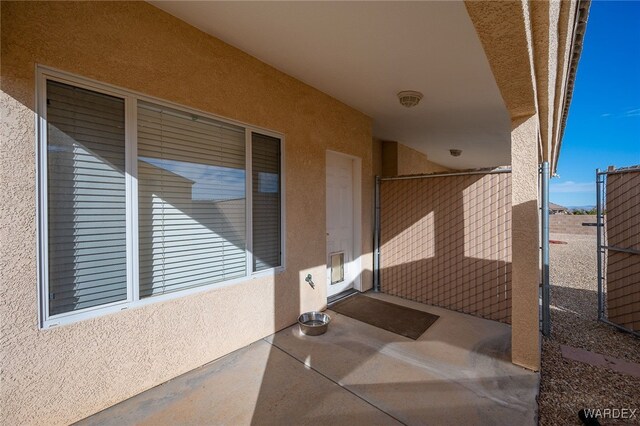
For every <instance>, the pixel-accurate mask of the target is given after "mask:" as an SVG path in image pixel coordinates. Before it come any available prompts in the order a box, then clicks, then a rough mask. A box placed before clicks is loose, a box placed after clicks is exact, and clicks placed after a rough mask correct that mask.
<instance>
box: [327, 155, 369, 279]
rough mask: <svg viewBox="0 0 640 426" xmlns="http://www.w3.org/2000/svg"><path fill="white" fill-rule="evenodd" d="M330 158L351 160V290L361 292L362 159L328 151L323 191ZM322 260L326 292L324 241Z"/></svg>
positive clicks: (329, 275)
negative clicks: (352, 274) (323, 261)
mask: <svg viewBox="0 0 640 426" xmlns="http://www.w3.org/2000/svg"><path fill="white" fill-rule="evenodd" d="M331 156H336V157H342V158H347V159H349V160H351V176H352V178H353V182H352V184H353V236H352V237H353V260H352V262H351V263H352V270H353V271H354V279H353V288H354V290H358V291H362V159H361V158H360V157H356V156H354V155H349V154H344V153H342V152H338V151H333V150H330V149H328V150H327V152H326V154H325V191H326V189H327V180H326V171H327V168H328V167H329V161H330V157H331ZM326 203H327V194H326V193H325V215H326V209H327V205H326ZM324 226H325V234H326V231H327V221H326V216H325V225H324ZM324 251H325V254H324V258H325V267H326V274H327V279H326V280H325V288H326V289H327V290H328V289H329V285H330V280H331V270H330V269H331V268H330V265H329V261H328V260H329V252H328V251H327V245H326V239H325V247H324Z"/></svg>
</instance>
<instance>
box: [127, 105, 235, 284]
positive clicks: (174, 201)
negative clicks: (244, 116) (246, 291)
mask: <svg viewBox="0 0 640 426" xmlns="http://www.w3.org/2000/svg"><path fill="white" fill-rule="evenodd" d="M138 135H139V139H138V209H139V221H138V233H139V239H138V245H139V269H140V271H139V273H140V277H139V279H140V297H150V296H154V295H159V294H165V293H169V292H173V291H177V290H181V289H186V288H192V287H198V286H201V285H207V284H211V283H214V282H219V281H223V280H226V279H229V278H232V277H238V276H243V275H245V274H246V253H245V240H246V236H245V215H246V212H245V205H246V200H245V189H244V188H245V186H244V185H245V184H244V182H245V173H246V172H245V140H244V129H242V128H240V127H236V126H232V125H228V124H224V123H219V122H216V121H214V120H210V119H207V118H203V117H197V116H193V115H191V114H187V113H183V112H181V111H176V110H173V109H170V108H165V107H162V106H158V105H153V104H149V103H146V102H139V103H138Z"/></svg>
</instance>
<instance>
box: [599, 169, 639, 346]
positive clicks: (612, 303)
mask: <svg viewBox="0 0 640 426" xmlns="http://www.w3.org/2000/svg"><path fill="white" fill-rule="evenodd" d="M596 209H597V227H598V229H597V259H598V320H600V321H602V322H605V323H607V324H610V325H613V326H615V327H617V328H619V329H621V330H624V331H627V332H629V333H632V334H634V335H636V336H639V337H640V166H632V167H625V168H621V169H615V168H613V167H610V168H609V169H608V170H606V171H602V170H600V169H597V170H596Z"/></svg>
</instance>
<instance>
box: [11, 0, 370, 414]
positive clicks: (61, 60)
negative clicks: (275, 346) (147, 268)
mask: <svg viewBox="0 0 640 426" xmlns="http://www.w3.org/2000/svg"><path fill="white" fill-rule="evenodd" d="M36 64H42V65H46V66H50V67H54V68H57V69H60V70H63V71H67V72H71V73H75V74H78V75H81V76H84V77H88V78H92V79H95V80H98V81H101V82H105V83H110V84H114V85H117V86H120V87H123V88H126V89H131V90H135V91H138V92H141V93H144V94H147V95H151V96H155V97H158V98H161V99H164V100H168V101H173V102H176V103H179V104H183V105H186V106H189V107H193V108H197V109H200V110H203V111H207V112H210V113H213V114H217V115H219V116H222V117H227V118H231V119H234V120H238V121H242V122H246V123H249V124H252V125H256V126H260V127H264V128H268V129H271V130H274V131H277V132H281V133H283V134H284V135H285V138H286V142H285V158H286V161H285V164H284V172H285V174H286V188H285V193H286V271H285V272H283V273H281V274H278V275H276V276H275V277H269V278H263V279H254V280H247V281H245V282H243V283H240V284H237V285H233V286H229V287H225V288H220V289H213V290H210V291H206V292H202V293H198V294H195V295H192V296H187V297H182V298H178V299H175V300H172V301H167V302H162V303H156V304H151V305H148V306H145V307H141V308H136V309H131V310H128V311H123V312H119V313H117V314H111V315H107V316H102V317H98V318H94V319H91V320H85V321H81V322H77V323H74V324H70V325H65V326H60V327H58V328H53V329H49V330H39V328H38V314H37V312H38V302H37V282H36V281H37V280H36V276H37V261H36V245H37V237H36V157H35V147H36V140H35V138H36V132H35V124H34V123H35V113H34V101H35V99H34V98H35V67H36ZM2 115H3V116H2V128H1V130H2V152H1V155H2V156H1V161H2V167H1V168H0V170H1V173H2V182H3V188H4V190H3V191H2V195H1V197H2V203H1V206H2V216H1V220H2V226H1V229H2V248H1V252H0V267H1V269H2V287H1V290H0V296H1V297H0V310H1V311H0V313H1V315H2V338H1V341H2V383H1V404H0V405H1V406H2V414H1V418H0V423H2V424H7V425H13V424H44V423H46V424H50V425H56V424H67V423H70V422H73V421H76V420H79V419H82V418H84V417H86V416H88V415H90V414H93V413H95V412H97V411H99V410H101V409H104V408H106V407H108V406H111V405H113V404H115V403H117V402H119V401H122V400H124V399H126V398H128V397H130V396H133V395H135V394H137V393H139V392H142V391H144V390H146V389H149V388H151V387H153V386H155V385H158V384H159V383H162V382H164V381H166V380H169V379H171V378H173V377H175V376H177V375H179V374H181V373H184V372H186V371H189V370H191V369H193V368H195V367H197V366H200V365H203V364H205V363H207V362H209V361H211V360H213V359H216V358H218V357H220V356H222V355H224V354H226V353H229V352H230V351H233V350H235V349H237V348H240V347H242V346H245V345H247V344H249V343H251V342H253V341H255V340H257V339H259V338H261V337H264V336H266V335H268V334H271V333H273V332H274V331H276V330H278V329H282V328H284V327H285V326H287V325H289V324H292V323H293V322H294V321H295V319H296V317H297V315H298V314H299V313H300V312H301V311H306V310H310V309H320V308H323V306H324V305H325V303H326V290H325V286H324V285H316V288H315V290H313V289H311V287H309V286H308V285H307V284H306V283H304V281H303V277H304V276H305V275H306V274H307V273H311V274H313V277H314V281H315V282H316V284H321V283H324V282H325V279H326V276H325V266H324V265H325V255H326V253H325V246H326V240H325V215H326V213H325V152H326V150H328V149H330V150H333V151H338V152H342V153H345V154H350V155H353V156H356V157H359V158H361V159H362V188H363V190H362V206H363V210H362V211H363V213H362V220H361V226H362V235H363V246H362V253H364V255H363V259H362V265H363V270H364V271H363V286H364V288H367V287H370V286H371V282H370V281H371V273H370V271H371V255H370V253H371V241H370V240H371V238H367V236H368V235H371V232H372V231H371V229H372V216H373V214H372V209H371V204H372V190H371V188H373V174H372V144H371V141H372V135H371V122H370V119H369V118H368V117H366V116H365V115H363V114H361V113H360V112H358V111H355V110H353V109H351V108H349V107H348V106H346V105H344V104H342V103H340V102H338V101H336V100H334V99H333V98H331V97H329V96H327V95H325V94H323V93H321V92H319V91H317V90H316V89H313V88H311V87H309V86H307V85H305V84H303V83H301V82H299V81H297V80H295V79H293V78H291V77H289V76H287V75H285V74H283V73H281V72H279V71H277V70H276V69H274V68H272V67H270V66H268V65H266V64H264V63H262V62H260V61H258V60H256V59H255V58H253V57H251V56H249V55H247V54H245V53H243V52H241V51H239V50H238V49H235V48H233V47H231V46H229V45H227V44H225V43H223V42H222V41H220V40H217V39H215V38H213V37H211V36H209V35H206V34H205V33H203V32H201V31H199V30H197V29H196V28H194V27H191V26H189V25H187V24H186V23H184V22H182V21H180V20H178V19H176V18H174V17H172V16H170V15H168V14H166V13H164V12H162V11H160V10H159V9H157V8H155V7H153V6H151V5H149V4H146V3H142V2H141V3H128V2H126V3H121V2H118V3H111V2H108V3H103V2H86V3H56V2H45V3H34V2H2Z"/></svg>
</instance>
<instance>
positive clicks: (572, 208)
mask: <svg viewBox="0 0 640 426" xmlns="http://www.w3.org/2000/svg"><path fill="white" fill-rule="evenodd" d="M567 208H568V209H569V210H571V211H574V210H591V209H595V208H596V206H594V205H591V206H567Z"/></svg>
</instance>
